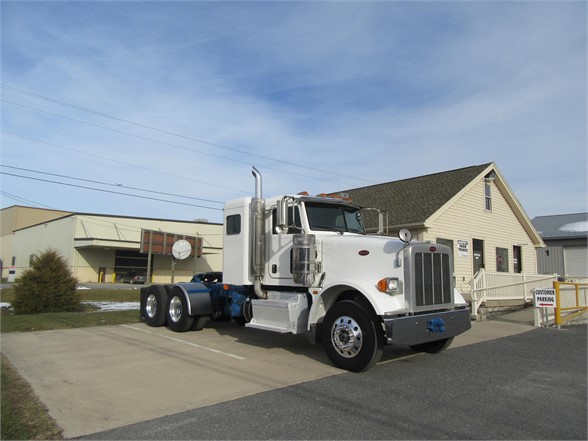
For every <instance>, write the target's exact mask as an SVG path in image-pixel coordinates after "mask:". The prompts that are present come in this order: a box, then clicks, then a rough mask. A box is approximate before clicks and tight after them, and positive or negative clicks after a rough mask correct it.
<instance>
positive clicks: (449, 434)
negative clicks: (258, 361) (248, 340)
mask: <svg viewBox="0 0 588 441" xmlns="http://www.w3.org/2000/svg"><path fill="white" fill-rule="evenodd" d="M586 415H587V409H586V327H585V326H581V325H580V326H573V327H570V328H566V329H565V330H555V329H546V328H537V329H533V330H530V331H529V332H525V333H522V334H517V335H514V336H510V337H504V338H501V339H498V340H491V341H486V342H483V343H479V344H474V345H468V346H462V347H459V348H455V349H450V350H448V351H445V352H443V353H441V354H438V355H434V356H433V355H419V356H415V357H408V358H404V359H401V360H395V361H390V362H385V363H380V364H378V365H377V366H376V367H374V368H373V369H371V370H370V371H368V372H365V373H362V374H350V373H345V374H342V375H336V376H329V377H326V378H322V379H319V380H315V381H309V382H305V383H302V384H298V385H294V386H289V387H285V388H282V389H277V390H273V391H269V392H265V393H260V394H257V395H254V396H251V397H247V398H242V399H237V400H233V401H229V402H225V403H220V404H217V405H214V406H208V407H204V408H199V409H195V410H190V411H187V412H183V413H179V414H176V415H171V416H168V417H164V418H158V419H155V420H151V421H146V422H143V423H140V424H135V425H130V426H126V427H122V428H118V429H115V430H110V431H106V432H102V433H96V434H93V435H91V436H88V437H84V438H83V439H117V440H118V439H121V440H122V439H145V440H147V439H161V440H163V439H166V440H173V439H211V440H217V439H362V440H367V439H558V440H559V439H579V440H586V439H587V432H586V424H587V421H586Z"/></svg>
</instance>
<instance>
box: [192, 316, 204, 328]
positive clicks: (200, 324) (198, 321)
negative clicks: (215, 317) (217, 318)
mask: <svg viewBox="0 0 588 441" xmlns="http://www.w3.org/2000/svg"><path fill="white" fill-rule="evenodd" d="M207 321H208V317H206V316H205V315H199V316H198V317H194V323H193V324H192V327H191V328H190V330H191V331H202V328H204V325H205V324H206V322H207Z"/></svg>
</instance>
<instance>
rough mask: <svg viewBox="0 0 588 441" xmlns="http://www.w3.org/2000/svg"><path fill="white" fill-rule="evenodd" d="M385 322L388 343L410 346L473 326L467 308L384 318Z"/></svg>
mask: <svg viewBox="0 0 588 441" xmlns="http://www.w3.org/2000/svg"><path fill="white" fill-rule="evenodd" d="M383 322H384V325H385V327H386V342H387V343H388V344H397V345H409V346H411V345H418V344H421V343H427V342H431V341H435V340H442V339H446V338H451V337H455V336H456V335H459V334H461V333H463V332H465V331H467V330H468V329H470V328H471V321H470V310H469V309H467V308H465V309H455V310H453V311H441V312H435V313H431V314H421V315H411V316H406V317H395V318H384V319H383Z"/></svg>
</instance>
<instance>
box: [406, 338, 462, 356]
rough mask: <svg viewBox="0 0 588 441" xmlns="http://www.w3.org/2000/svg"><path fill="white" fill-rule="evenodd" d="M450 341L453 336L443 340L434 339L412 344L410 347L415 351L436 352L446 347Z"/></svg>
mask: <svg viewBox="0 0 588 441" xmlns="http://www.w3.org/2000/svg"><path fill="white" fill-rule="evenodd" d="M452 341H453V337H451V338H444V339H443V340H435V341H430V342H427V343H421V344H419V345H412V346H411V347H410V349H412V350H413V351H417V352H426V353H428V354H438V353H439V352H441V351H443V350H444V349H447V348H448V347H449V345H450V344H451V342H452Z"/></svg>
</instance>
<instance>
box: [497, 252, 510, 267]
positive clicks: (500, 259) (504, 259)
mask: <svg viewBox="0 0 588 441" xmlns="http://www.w3.org/2000/svg"><path fill="white" fill-rule="evenodd" d="M496 271H497V272H499V273H508V249H507V248H496Z"/></svg>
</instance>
